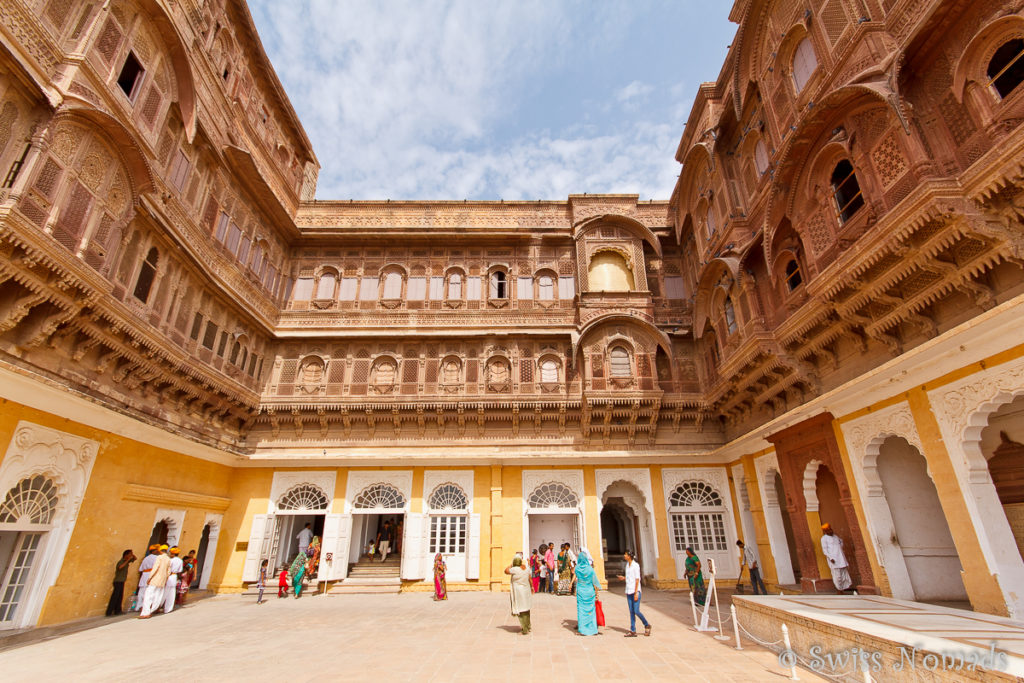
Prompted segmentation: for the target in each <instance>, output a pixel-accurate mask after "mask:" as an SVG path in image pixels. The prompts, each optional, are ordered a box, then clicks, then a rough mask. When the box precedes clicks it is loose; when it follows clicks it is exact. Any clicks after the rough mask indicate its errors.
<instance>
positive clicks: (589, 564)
mask: <svg viewBox="0 0 1024 683" xmlns="http://www.w3.org/2000/svg"><path fill="white" fill-rule="evenodd" d="M600 589H601V582H600V581H598V580H597V572H595V571H594V562H593V560H592V559H591V557H590V553H589V552H588V551H587V549H586V548H584V549H583V550H580V554H579V557H578V558H576V632H577V633H579V634H580V635H581V636H596V635H597V634H598V631H597V608H596V603H597V592H598V591H599V590H600Z"/></svg>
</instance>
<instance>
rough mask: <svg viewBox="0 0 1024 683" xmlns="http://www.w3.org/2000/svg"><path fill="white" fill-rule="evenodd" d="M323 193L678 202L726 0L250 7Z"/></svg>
mask: <svg viewBox="0 0 1024 683" xmlns="http://www.w3.org/2000/svg"><path fill="white" fill-rule="evenodd" d="M249 4H250V9H251V11H252V14H253V17H254V19H255V21H256V26H257V28H258V29H259V32H260V36H261V38H262V40H263V44H264V46H265V47H266V50H267V53H268V54H269V55H270V59H271V60H272V61H273V63H274V67H275V68H276V70H277V72H278V76H279V77H280V79H281V82H282V83H283V84H284V87H285V90H286V91H287V92H288V96H289V97H290V99H291V101H292V105H293V106H294V107H295V110H296V111H297V112H298V115H299V118H300V119H301V120H302V122H303V125H304V126H305V129H306V132H307V134H308V135H309V137H310V139H311V140H312V141H313V149H314V151H315V152H316V154H317V157H318V158H319V160H320V164H321V166H322V169H321V171H320V182H319V186H318V190H317V198H318V199H350V198H354V199H507V200H511V199H564V198H565V197H566V196H567V195H568V194H570V193H582V192H589V193H601V192H625V193H635V194H639V195H640V198H641V199H651V198H654V199H667V198H668V196H669V194H670V193H671V191H672V186H673V184H674V182H675V178H676V176H677V175H678V173H679V166H678V164H677V163H676V162H675V160H674V158H673V156H674V154H675V149H676V146H677V144H678V143H679V138H680V136H681V135H682V132H683V124H684V122H685V121H686V117H687V115H688V113H689V110H690V105H691V104H692V102H693V97H694V95H695V93H696V91H697V86H698V84H699V83H701V82H703V81H711V80H714V79H715V78H716V77H717V76H718V72H719V70H720V69H721V65H722V61H723V60H724V59H725V55H726V48H727V46H728V44H729V43H730V42H731V41H732V38H733V36H734V34H735V29H736V26H735V25H734V24H731V23H729V22H728V20H727V15H728V12H729V8H730V6H731V4H732V3H731V2H728V1H727V0H704V1H703V2H697V1H696V0H675V1H674V2H672V1H669V0H664V1H654V0H633V1H631V2H621V3H611V2H594V1H593V0H591V1H590V2H584V1H576V0H548V1H547V2H534V1H533V0H518V1H513V0H508V1H507V2H492V1H491V0H476V1H474V2H470V1H467V2H462V1H458V0H452V1H439V0H421V1H420V2H405V1H401V2H400V1H398V0H394V1H377V2H372V1H357V0H293V1H290V2H281V1H280V0H250V3H249Z"/></svg>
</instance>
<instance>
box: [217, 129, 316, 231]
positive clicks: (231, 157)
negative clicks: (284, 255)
mask: <svg viewBox="0 0 1024 683" xmlns="http://www.w3.org/2000/svg"><path fill="white" fill-rule="evenodd" d="M223 152H224V159H225V160H226V161H227V163H228V166H229V167H230V168H231V170H232V171H234V173H235V177H236V178H238V179H239V180H241V181H242V184H243V185H244V186H245V189H246V190H247V192H248V193H249V195H250V196H252V197H253V199H254V200H255V201H256V205H257V206H258V207H259V208H260V210H261V211H262V212H263V213H264V215H266V216H267V217H268V218H270V219H271V220H272V221H273V222H274V225H275V226H277V228H278V230H279V231H280V232H281V234H282V235H284V236H285V237H286V239H288V240H289V241H290V240H294V239H297V238H298V237H299V231H298V229H297V228H296V227H295V222H294V221H293V220H292V217H291V215H290V214H289V213H288V211H287V210H286V209H285V207H284V206H283V205H282V204H281V200H280V199H279V198H278V196H277V194H275V192H274V189H273V188H272V187H270V185H268V184H267V181H266V178H265V176H264V174H263V173H261V172H260V168H259V166H257V165H256V161H255V160H254V159H253V157H252V154H250V153H249V152H248V151H246V150H244V149H241V148H240V147H236V146H234V145H226V146H225V147H224V150H223Z"/></svg>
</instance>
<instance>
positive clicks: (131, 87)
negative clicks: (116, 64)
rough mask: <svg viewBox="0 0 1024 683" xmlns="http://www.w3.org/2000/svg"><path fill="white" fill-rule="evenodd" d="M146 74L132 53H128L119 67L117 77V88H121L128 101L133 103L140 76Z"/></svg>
mask: <svg viewBox="0 0 1024 683" xmlns="http://www.w3.org/2000/svg"><path fill="white" fill-rule="evenodd" d="M144 73H146V72H145V70H144V69H143V68H142V64H140V63H139V60H138V59H137V58H136V57H135V53H134V52H129V53H128V57H127V58H126V59H125V60H124V66H122V67H121V75H119V76H118V77H117V86H118V87H119V88H121V90H122V91H123V92H124V94H125V95H126V96H127V97H128V99H129V100H131V101H133V102H134V101H135V96H136V95H137V94H138V91H139V84H140V83H141V82H142V75H143V74H144Z"/></svg>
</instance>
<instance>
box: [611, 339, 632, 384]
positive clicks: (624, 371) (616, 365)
mask: <svg viewBox="0 0 1024 683" xmlns="http://www.w3.org/2000/svg"><path fill="white" fill-rule="evenodd" d="M610 356H611V362H610V365H611V376H612V377H632V376H633V367H632V365H631V364H630V362H629V351H627V350H626V349H625V348H623V347H621V346H616V347H614V348H612V351H611V354H610Z"/></svg>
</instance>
